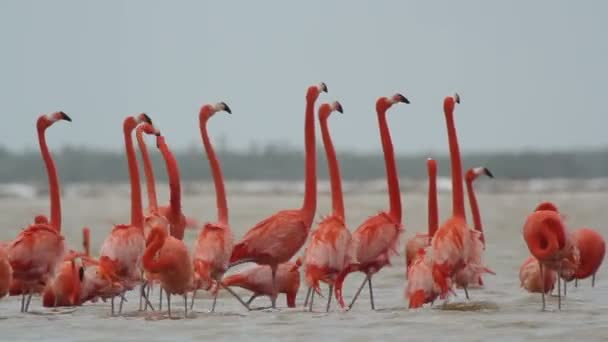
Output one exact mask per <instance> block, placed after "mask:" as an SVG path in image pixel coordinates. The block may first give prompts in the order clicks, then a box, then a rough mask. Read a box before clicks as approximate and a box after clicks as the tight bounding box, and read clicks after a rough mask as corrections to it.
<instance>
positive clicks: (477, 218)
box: [467, 179, 486, 245]
mask: <svg viewBox="0 0 608 342" xmlns="http://www.w3.org/2000/svg"><path fill="white" fill-rule="evenodd" d="M467 194H468V196H469V205H470V206H471V214H472V215H473V226H474V228H475V230H477V231H479V232H480V233H481V242H483V244H484V245H485V243H486V241H485V240H486V239H485V237H484V236H483V225H482V223H481V215H480V214H479V205H478V204H477V197H476V196H475V190H474V189H473V180H472V179H467Z"/></svg>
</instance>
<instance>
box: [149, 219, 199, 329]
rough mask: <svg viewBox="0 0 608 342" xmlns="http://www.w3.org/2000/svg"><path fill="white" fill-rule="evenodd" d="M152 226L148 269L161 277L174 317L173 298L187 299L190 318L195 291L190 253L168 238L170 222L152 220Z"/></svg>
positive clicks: (174, 239) (168, 306)
mask: <svg viewBox="0 0 608 342" xmlns="http://www.w3.org/2000/svg"><path fill="white" fill-rule="evenodd" d="M146 223H147V224H150V225H151V226H152V230H150V234H149V235H148V238H147V240H146V251H145V252H144V255H143V257H142V260H143V266H144V269H145V270H146V271H148V272H150V273H154V274H156V275H157V277H158V279H159V281H160V285H161V288H163V289H164V290H165V291H166V292H167V310H168V313H169V317H171V295H172V294H176V295H181V296H183V297H184V316H185V317H187V316H188V305H187V304H188V291H190V290H191V289H192V279H193V270H192V262H191V259H190V253H189V252H188V248H187V247H186V245H185V244H184V242H183V241H182V240H179V239H177V238H175V237H173V236H170V235H168V233H167V225H168V222H167V221H166V220H165V219H164V218H162V217H151V218H148V219H147V222H146Z"/></svg>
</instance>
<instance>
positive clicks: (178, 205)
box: [159, 143, 182, 223]
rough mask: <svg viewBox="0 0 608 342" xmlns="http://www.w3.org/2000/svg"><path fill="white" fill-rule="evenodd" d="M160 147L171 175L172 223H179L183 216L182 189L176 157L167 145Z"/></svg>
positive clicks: (168, 172) (170, 200)
mask: <svg viewBox="0 0 608 342" xmlns="http://www.w3.org/2000/svg"><path fill="white" fill-rule="evenodd" d="M159 147H160V152H161V153H162V155H163V158H164V159H165V164H166V166H167V174H168V175H169V207H170V210H171V215H169V216H170V217H169V219H170V221H173V222H177V221H178V220H179V219H180V217H181V215H182V196H181V193H182V188H181V183H180V180H179V168H178V166H177V161H176V160H175V156H174V155H173V153H172V152H171V150H169V147H168V146H167V145H166V144H165V143H162V144H161V145H160V146H159ZM173 222H172V223H173Z"/></svg>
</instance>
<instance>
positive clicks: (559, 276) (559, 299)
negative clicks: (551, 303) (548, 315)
mask: <svg viewBox="0 0 608 342" xmlns="http://www.w3.org/2000/svg"><path fill="white" fill-rule="evenodd" d="M561 284H562V263H561V262H560V263H559V272H557V308H558V309H559V310H561V309H562V289H561Z"/></svg>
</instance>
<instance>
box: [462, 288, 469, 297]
mask: <svg viewBox="0 0 608 342" xmlns="http://www.w3.org/2000/svg"><path fill="white" fill-rule="evenodd" d="M462 288H463V289H464V296H465V297H466V298H467V300H469V299H470V298H469V290H467V287H466V286H463V287H462Z"/></svg>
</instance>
